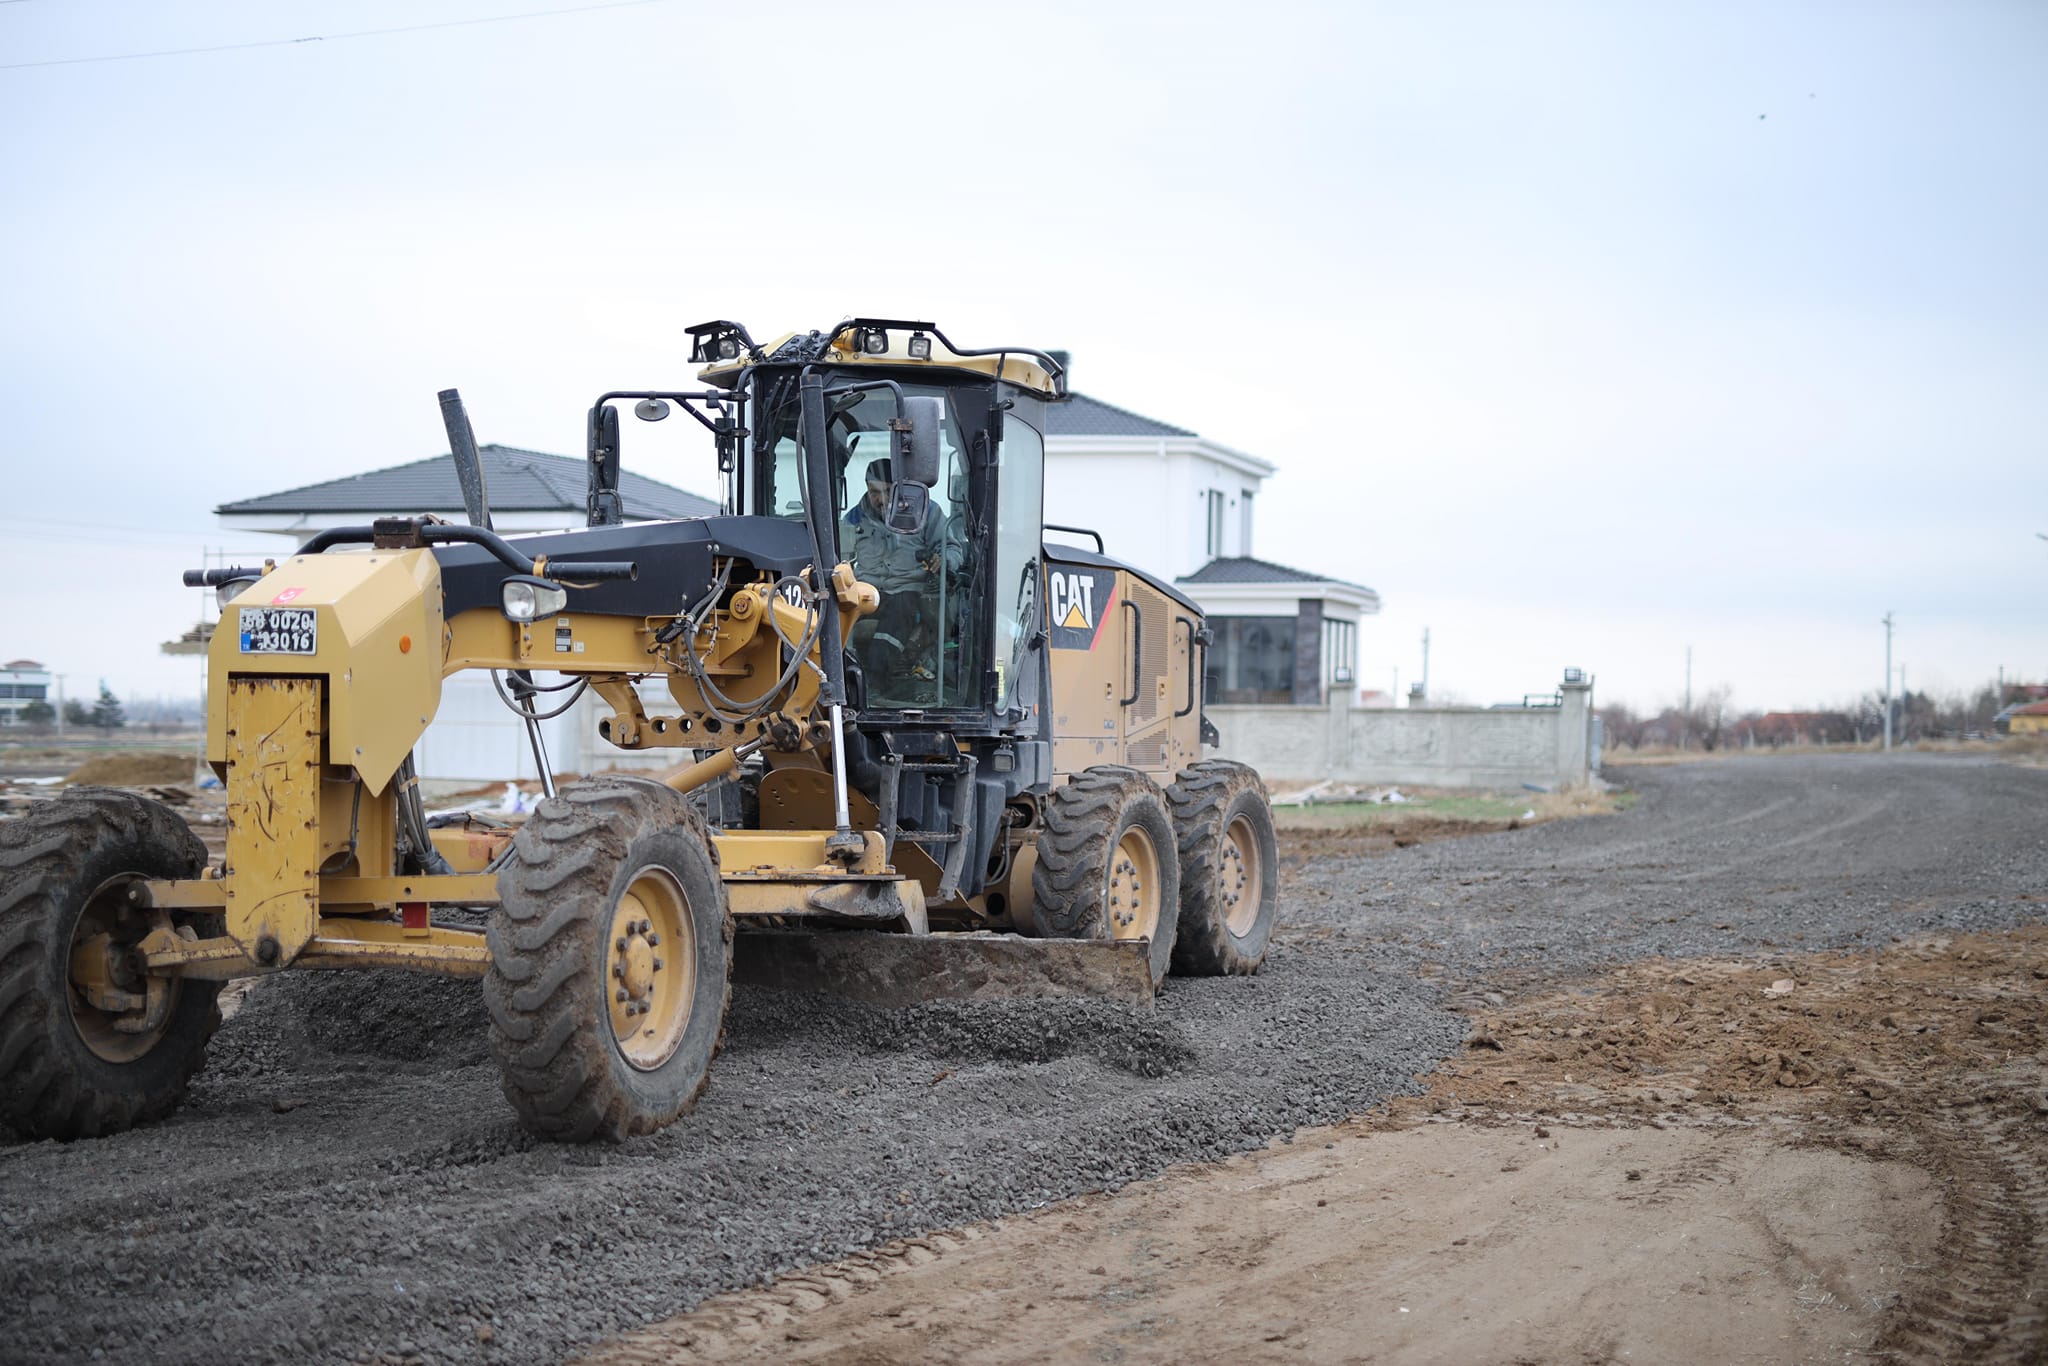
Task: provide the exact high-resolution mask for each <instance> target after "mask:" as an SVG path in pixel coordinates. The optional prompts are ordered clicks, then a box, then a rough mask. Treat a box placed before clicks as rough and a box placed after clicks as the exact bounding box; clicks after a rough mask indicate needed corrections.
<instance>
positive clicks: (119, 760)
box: [64, 754, 198, 787]
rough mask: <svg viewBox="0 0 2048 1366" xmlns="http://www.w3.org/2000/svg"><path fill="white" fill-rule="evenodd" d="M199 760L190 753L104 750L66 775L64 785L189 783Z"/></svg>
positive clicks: (118, 785)
mask: <svg viewBox="0 0 2048 1366" xmlns="http://www.w3.org/2000/svg"><path fill="white" fill-rule="evenodd" d="M197 767H198V764H197V762H196V761H195V760H194V759H193V758H192V756H191V755H189V754H102V755H100V756H99V757H97V758H94V759H87V760H86V761H85V762H84V763H82V764H80V765H79V766H78V767H77V768H74V769H72V770H71V772H70V773H68V774H66V775H65V777H64V783H65V786H67V787H69V786H72V785H74V784H78V783H96V784H98V785H100V786H102V787H147V786H149V785H150V784H152V783H189V782H191V781H192V773H193V770H194V769H196V768H197Z"/></svg>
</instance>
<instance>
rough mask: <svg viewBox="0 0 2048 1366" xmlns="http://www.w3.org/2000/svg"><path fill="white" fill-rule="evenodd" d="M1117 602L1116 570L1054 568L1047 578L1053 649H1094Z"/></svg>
mask: <svg viewBox="0 0 2048 1366" xmlns="http://www.w3.org/2000/svg"><path fill="white" fill-rule="evenodd" d="M1115 603H1116V571H1115V570H1113V569H1075V568H1056V569H1050V570H1049V571H1048V572H1047V573H1046V576H1045V606H1046V615H1047V617H1048V618H1049V619H1050V622H1049V624H1050V625H1051V627H1052V644H1053V648H1054V649H1056V650H1092V649H1094V648H1095V642H1096V640H1097V639H1098V638H1099V637H1100V636H1101V635H1102V623H1103V622H1104V621H1106V620H1108V618H1109V616H1110V612H1111V609H1112V608H1113V607H1114V606H1115Z"/></svg>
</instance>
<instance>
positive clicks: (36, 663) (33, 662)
mask: <svg viewBox="0 0 2048 1366" xmlns="http://www.w3.org/2000/svg"><path fill="white" fill-rule="evenodd" d="M42 667H43V662H42V661H41V660H39V659H10V660H8V661H7V662H6V663H5V664H0V669H19V670H21V671H22V672H24V673H26V672H30V671H33V670H36V669H40V668H42Z"/></svg>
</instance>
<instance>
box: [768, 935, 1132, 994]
mask: <svg viewBox="0 0 2048 1366" xmlns="http://www.w3.org/2000/svg"><path fill="white" fill-rule="evenodd" d="M1149 947H1150V946H1149V944H1148V943H1147V942H1146V941H1145V940H1142V939H1127V940H1110V939H1026V938H1024V937H1023V936H1022V935H1015V934H932V935H908V934H882V933H878V932H876V931H873V930H845V931H816V932H795V931H788V930H757V931H749V932H745V933H742V934H740V935H739V936H738V937H737V938H736V939H735V941H734V943H733V980H734V981H735V982H741V983H745V984H748V985H751V986H761V987H774V988H777V989H779V990H784V991H806V992H820V993H824V994H827V995H832V996H839V997H842V998H844V999H846V1000H850V1001H859V1002H862V1003H864V1004H867V1005H878V1006H900V1005H913V1004H916V1003H918V1002H922V1001H960V1000H968V1001H1015V1000H1033V999H1042V998H1046V997H1059V996H1087V997H1093V998H1095V999H1098V1000H1111V1001H1124V1002H1128V1003H1129V1004H1132V1005H1142V1006H1149V1005H1151V1004H1152V972H1151V968H1150V966H1149V960H1148V958H1147V953H1148V949H1149Z"/></svg>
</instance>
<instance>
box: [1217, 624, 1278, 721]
mask: <svg viewBox="0 0 2048 1366" xmlns="http://www.w3.org/2000/svg"><path fill="white" fill-rule="evenodd" d="M1208 625H1209V629H1210V630H1211V631H1212V632H1214V633H1215V638H1214V640H1213V641H1212V642H1211V643H1210V645H1209V649H1208V657H1207V659H1206V660H1205V661H1204V662H1203V665H1202V687H1203V693H1204V696H1206V697H1207V699H1208V700H1209V701H1211V702H1280V703H1287V702H1292V701H1293V700H1294V618H1293V617H1210V618H1209V622H1208Z"/></svg>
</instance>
